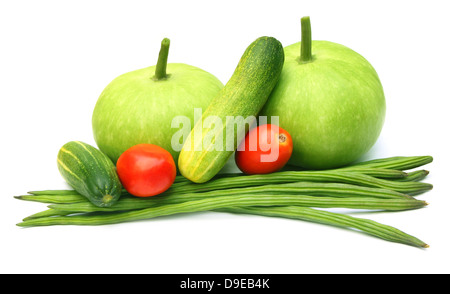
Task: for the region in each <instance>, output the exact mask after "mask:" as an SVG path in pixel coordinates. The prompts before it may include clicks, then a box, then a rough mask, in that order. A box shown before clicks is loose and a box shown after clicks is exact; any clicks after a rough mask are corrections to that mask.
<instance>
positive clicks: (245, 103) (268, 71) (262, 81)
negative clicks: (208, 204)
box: [178, 37, 284, 183]
mask: <svg viewBox="0 0 450 294" xmlns="http://www.w3.org/2000/svg"><path fill="white" fill-rule="evenodd" d="M283 62H284V53H283V47H282V45H281V43H280V42H279V41H278V40H276V39H275V38H272V37H261V38H258V39H257V40H256V41H254V42H253V43H252V44H250V45H249V46H248V48H247V49H246V51H245V52H244V54H243V55H242V57H241V59H240V61H239V64H238V65H237V67H236V70H235V71H234V73H233V75H232V77H231V78H230V80H229V81H228V83H227V84H226V85H225V87H224V88H223V89H222V90H221V91H220V92H219V94H218V95H217V96H216V97H215V98H214V99H213V100H212V101H211V103H210V105H209V106H208V108H207V109H206V110H205V112H204V113H203V115H202V119H201V120H199V122H197V123H196V125H195V126H194V128H193V130H192V131H191V133H190V134H189V136H188V138H187V139H186V142H185V143H184V145H183V148H182V150H181V152H180V157H179V159H178V167H179V170H180V172H181V174H182V175H183V176H185V177H186V178H188V179H189V180H191V181H193V182H196V183H204V182H206V181H209V180H210V179H211V178H212V177H214V176H215V175H216V174H217V173H218V172H219V171H220V170H221V169H222V167H223V166H224V165H225V163H226V162H227V160H228V159H229V158H230V156H231V155H232V154H233V152H234V151H235V150H236V148H237V145H238V143H240V141H241V139H242V138H244V136H245V134H246V132H247V130H248V128H249V124H243V123H242V124H240V123H235V119H237V118H238V117H241V118H242V119H243V120H246V119H247V118H249V117H256V115H257V114H258V112H259V111H260V110H261V108H262V107H263V105H264V103H266V101H267V98H268V96H269V94H270V92H271V91H272V89H273V87H274V86H275V84H276V83H277V81H278V78H279V76H280V73H281V69H282V67H283ZM227 117H228V118H227ZM212 118H217V119H218V121H217V122H216V121H213V123H211V122H210V119H212ZM229 118H233V119H229ZM213 126H214V127H213ZM231 130H233V134H232V135H233V136H231V135H230V131H231ZM197 137H198V138H200V140H199V139H197ZM208 138H209V139H210V140H209V141H208V140H207V139H208Z"/></svg>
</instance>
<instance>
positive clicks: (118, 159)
mask: <svg viewBox="0 0 450 294" xmlns="http://www.w3.org/2000/svg"><path fill="white" fill-rule="evenodd" d="M168 48H169V40H168V39H164V40H163V41H162V44H161V51H160V55H159V59H158V63H157V65H156V66H154V67H149V68H145V69H142V70H138V71H134V72H131V73H127V74H124V75H122V76H120V77H118V78H117V79H115V80H114V81H112V82H111V83H110V84H109V85H108V86H107V87H106V88H105V90H104V91H103V93H102V94H101V95H100V97H99V100H98V102H97V104H96V106H95V109H94V113H93V131H94V138H95V141H96V143H97V145H98V148H96V147H94V146H91V145H89V144H86V143H83V142H79V141H71V142H68V143H67V144H65V145H64V146H63V147H62V148H61V149H60V151H59V153H58V156H57V166H58V169H59V171H60V173H61V175H62V177H63V178H64V179H65V180H66V182H67V183H68V184H69V185H70V186H71V187H72V189H66V190H44V191H31V192H28V194H27V195H20V196H15V197H16V198H17V199H21V200H27V201H37V202H41V203H47V204H48V209H46V210H43V211H41V212H38V213H35V214H33V215H30V216H28V217H26V218H24V219H23V221H22V222H20V223H18V224H17V225H18V226H21V227H34V226H49V225H106V224H116V223H122V222H130V221H138V220H145V219H151V218H156V217H159V216H166V215H174V214H186V213H195V212H200V211H215V212H219V213H233V214H252V215H261V216H269V217H281V218H289V219H298V220H304V221H310V222H316V223H322V224H326V225H331V226H338V227H343V228H349V229H354V230H359V231H362V232H364V233H367V234H369V235H372V236H374V237H378V238H381V239H384V240H387V241H391V242H396V243H402V244H406V245H411V246H416V247H428V245H427V244H426V243H425V242H424V241H422V240H420V239H418V238H416V237H414V236H412V235H410V234H408V233H405V232H403V231H401V230H399V229H397V228H394V227H391V226H388V225H385V224H381V223H378V222H375V221H372V220H368V219H363V218H358V217H354V216H351V215H349V214H345V213H336V212H331V211H327V210H326V209H327V208H348V209H356V210H358V209H361V210H373V211H386V212H387V211H403V210H411V209H420V208H423V207H425V206H427V204H428V203H427V202H425V201H423V200H420V199H418V197H417V196H420V195H422V194H423V193H425V192H427V191H429V190H431V189H432V188H433V186H432V184H430V183H426V182H423V180H424V179H425V178H426V176H427V175H428V173H429V172H428V170H425V169H422V166H424V165H426V164H429V163H431V162H432V161H433V158H432V157H431V156H396V157H388V158H381V159H373V160H368V161H364V162H358V163H357V160H358V159H359V158H360V156H361V155H362V154H364V153H365V152H366V151H368V150H369V148H370V147H371V146H372V145H373V144H374V143H375V141H376V139H377V137H378V135H379V133H380V132H381V128H382V125H383V122H384V115H385V100H384V99H385V98H384V94H383V90H382V87H381V83H380V81H379V78H378V76H377V74H376V72H375V70H374V69H373V68H372V66H371V65H370V64H369V63H368V62H367V61H366V60H365V59H364V58H363V57H362V56H360V55H359V54H357V53H355V52H354V51H351V50H350V49H348V48H346V47H344V46H342V45H338V44H334V43H330V42H324V41H323V42H318V41H314V42H313V41H312V40H311V28H310V21H309V18H303V19H302V42H301V43H298V44H293V45H291V46H287V47H285V48H283V46H282V44H281V43H280V42H279V41H278V40H277V39H275V38H273V37H260V38H258V39H256V40H255V41H254V42H252V43H251V44H250V45H249V46H248V48H247V49H246V50H245V52H244V53H243V55H242V57H241V59H240V61H239V63H238V65H237V67H236V70H235V72H234V73H233V75H232V76H231V78H230V80H229V81H228V82H227V83H226V85H225V86H223V84H222V83H221V82H220V81H218V80H217V79H216V78H215V77H214V76H213V75H211V74H209V73H207V72H205V71H203V70H200V69H198V68H194V67H192V66H188V65H185V64H168V63H167V56H168ZM197 108H205V111H204V112H203V113H202V115H201V117H197V118H198V120H197V121H194V118H195V109H197ZM180 116H181V117H183V116H184V117H185V118H186V120H185V121H184V122H188V123H191V126H193V127H190V128H188V130H187V132H185V131H183V132H182V133H183V136H178V135H179V133H177V130H176V127H178V125H177V123H174V120H175V119H176V118H179V117H180ZM264 118H267V119H269V120H270V121H269V122H267V121H266V123H264ZM194 123H195V124H194ZM174 124H175V129H174ZM178 132H180V130H179V131H178ZM184 135H185V136H184ZM174 138H175V139H174ZM180 138H183V139H184V140H183V142H182V144H181V145H182V146H183V147H182V148H179V149H178V148H176V146H179V143H180V142H179V139H180ZM233 154H234V158H233V157H232V156H233ZM230 159H231V160H233V159H234V162H235V163H236V166H237V167H238V168H239V169H240V172H236V173H223V172H222V169H223V167H224V165H225V164H226V163H227V161H229V160H230ZM177 172H179V173H178V174H177ZM318 208H321V209H318Z"/></svg>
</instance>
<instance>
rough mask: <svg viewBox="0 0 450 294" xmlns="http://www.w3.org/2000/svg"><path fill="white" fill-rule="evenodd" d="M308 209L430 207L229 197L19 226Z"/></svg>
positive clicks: (309, 198) (406, 203) (321, 199)
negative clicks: (242, 210) (234, 210)
mask: <svg viewBox="0 0 450 294" xmlns="http://www.w3.org/2000/svg"><path fill="white" fill-rule="evenodd" d="M291 205H294V206H307V207H321V208H334V207H342V208H354V209H360V208H363V209H376V210H383V209H386V210H390V211H396V210H406V209H417V208H420V207H423V206H425V205H427V203H426V202H425V201H421V200H416V199H406V198H405V199H373V198H367V197H366V198H359V199H358V198H330V197H315V196H303V195H257V196H256V197H255V196H252V195H230V196H223V197H214V198H208V199H201V200H193V201H187V202H182V203H176V204H169V205H162V206H157V207H151V208H145V209H140V210H131V211H125V212H110V213H107V214H101V215H73V216H55V217H41V218H35V219H30V220H27V221H24V222H21V223H18V224H17V225H18V226H22V227H29V226H46V225H106V224H115V223H121V222H128V221H137V220H144V219H150V218H155V217H160V216H166V215H174V214H182V213H193V212H199V211H208V210H215V209H219V208H227V207H235V206H236V207H241V206H291Z"/></svg>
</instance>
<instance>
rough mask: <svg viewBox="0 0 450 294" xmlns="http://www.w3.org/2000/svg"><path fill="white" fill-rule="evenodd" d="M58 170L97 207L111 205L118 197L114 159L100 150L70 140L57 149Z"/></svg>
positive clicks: (120, 186)
mask: <svg viewBox="0 0 450 294" xmlns="http://www.w3.org/2000/svg"><path fill="white" fill-rule="evenodd" d="M57 164H58V169H59V172H60V173H61V175H62V177H63V178H64V179H65V180H66V182H67V183H68V184H69V185H70V186H71V187H72V188H73V189H75V190H76V191H77V192H78V193H80V194H81V195H83V196H84V197H86V198H87V199H88V200H89V201H90V202H91V203H92V204H94V205H95V206H98V207H110V206H112V205H114V203H116V202H117V200H119V198H120V195H121V192H122V184H121V182H120V180H119V176H118V175H117V171H116V167H115V166H114V164H113V162H112V161H111V160H110V159H109V158H108V157H107V156H106V155H105V154H104V153H102V152H101V151H100V150H98V149H96V148H95V147H93V146H91V145H89V144H86V143H83V142H80V141H71V142H68V143H66V144H64V146H62V147H61V149H60V150H59V152H58V158H57Z"/></svg>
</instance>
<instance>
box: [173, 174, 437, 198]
mask: <svg viewBox="0 0 450 294" xmlns="http://www.w3.org/2000/svg"><path fill="white" fill-rule="evenodd" d="M299 181H308V182H328V183H330V182H334V183H346V184H354V185H360V186H365V187H374V188H385V189H390V190H393V191H396V192H400V193H405V194H411V195H416V194H418V193H422V192H425V191H428V190H431V189H432V188H433V185H432V184H429V183H422V182H400V181H391V180H386V179H380V178H375V177H372V176H368V175H364V174H359V173H357V172H353V171H352V172H343V171H339V172H336V171H283V172H276V173H271V174H262V175H242V176H235V177H227V178H217V179H213V180H210V181H209V182H206V183H203V184H196V183H188V184H184V185H182V186H174V187H171V188H170V189H169V190H168V192H169V193H189V192H205V191H212V190H219V189H230V188H239V187H250V186H259V185H267V184H281V183H292V182H299Z"/></svg>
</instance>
